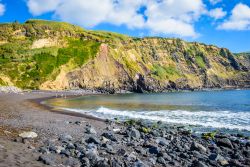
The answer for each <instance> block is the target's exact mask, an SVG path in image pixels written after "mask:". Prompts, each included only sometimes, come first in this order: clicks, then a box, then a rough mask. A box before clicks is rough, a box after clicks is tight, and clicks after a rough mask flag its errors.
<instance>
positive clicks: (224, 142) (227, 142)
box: [216, 138, 233, 149]
mask: <svg viewBox="0 0 250 167" xmlns="http://www.w3.org/2000/svg"><path fill="white" fill-rule="evenodd" d="M216 144H217V145H218V146H223V147H228V148H231V149H232V148H233V145H232V143H231V141H230V140H229V139H228V138H221V139H220V138H219V139H217V140H216Z"/></svg>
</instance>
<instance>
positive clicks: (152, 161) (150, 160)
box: [148, 158, 156, 165]
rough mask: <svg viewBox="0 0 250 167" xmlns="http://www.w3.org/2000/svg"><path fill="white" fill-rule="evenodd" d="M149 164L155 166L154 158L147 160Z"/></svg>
mask: <svg viewBox="0 0 250 167" xmlns="http://www.w3.org/2000/svg"><path fill="white" fill-rule="evenodd" d="M148 161H149V162H150V163H151V164H153V165H155V164H156V159H155V158H149V160H148Z"/></svg>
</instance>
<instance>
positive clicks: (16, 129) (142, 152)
mask: <svg viewBox="0 0 250 167" xmlns="http://www.w3.org/2000/svg"><path fill="white" fill-rule="evenodd" d="M84 95H92V94H84ZM67 96H68V98H72V97H77V96H75V95H70V94H68V95H67ZM54 97H56V96H55V94H54V93H51V92H49V93H48V92H43V93H38V92H26V93H23V94H1V93H0V111H1V113H0V127H2V128H3V129H2V130H1V129H0V132H2V135H0V166H13V165H14V164H15V166H25V167H26V166H44V164H47V165H48V166H79V167H80V166H81V165H85V166H88V165H93V166H94V165H95V166H98V164H99V165H101V164H102V165H103V164H106V166H112V164H115V165H113V166H157V167H158V166H170V167H171V166H187V167H190V166H200V165H203V166H204V167H205V166H214V165H215V164H216V165H217V166H225V165H226V166H237V164H238V165H241V166H248V165H250V159H249V158H250V157H249V155H250V154H248V153H247V150H248V148H249V146H250V141H249V139H247V138H245V137H243V136H237V135H227V134H221V133H218V134H210V136H209V134H208V136H207V137H208V139H204V138H201V137H198V136H194V135H193V134H191V133H190V132H189V131H187V130H186V129H183V128H182V127H181V126H179V127H178V126H171V125H167V126H165V125H163V124H161V123H157V126H156V127H154V126H147V125H145V124H143V123H141V122H133V121H131V122H127V123H118V124H117V123H116V122H113V121H104V120H98V119H96V118H95V117H94V118H93V117H86V115H85V114H80V113H72V112H71V113H67V112H64V111H61V110H56V109H54V108H53V107H50V106H47V105H44V104H41V102H42V101H44V100H47V99H51V98H54ZM5 126H6V127H11V128H9V129H13V131H9V129H8V128H6V129H4V127H5ZM24 131H32V132H35V133H36V134H38V137H37V138H34V139H28V140H26V139H22V138H20V137H18V134H20V133H21V132H24ZM6 134H8V135H9V136H10V137H8V136H7V135H6ZM213 135H214V136H213ZM210 137H211V138H210ZM212 143H214V144H212ZM233 150H234V151H233ZM231 151H233V152H235V151H236V152H235V153H234V154H232V155H233V156H235V154H237V155H240V157H239V158H236V159H235V158H232V155H231V154H230V152H231ZM214 156H215V158H214ZM1 157H3V158H1ZM38 160H39V161H38Z"/></svg>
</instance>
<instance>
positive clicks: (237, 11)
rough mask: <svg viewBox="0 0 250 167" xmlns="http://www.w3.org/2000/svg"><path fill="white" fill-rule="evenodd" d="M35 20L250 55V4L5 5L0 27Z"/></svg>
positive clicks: (30, 0) (165, 0) (0, 6)
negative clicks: (200, 44) (195, 43)
mask: <svg viewBox="0 0 250 167" xmlns="http://www.w3.org/2000/svg"><path fill="white" fill-rule="evenodd" d="M31 18H36V19H47V20H58V21H67V22H70V23H73V24H77V25H80V26H82V27H84V28H87V29H93V30H107V31H113V32H118V33H123V34H128V35H131V36H138V37H143V36H162V37H178V38H182V39H184V40H188V41H198V42H203V43H206V44H214V45H217V46H220V47H226V48H229V49H230V50H231V51H233V52H245V51H250V0H91V1H89V0H0V22H12V21H15V20H18V21H19V22H25V21H26V20H28V19H31Z"/></svg>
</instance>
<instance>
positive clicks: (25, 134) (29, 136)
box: [18, 132, 38, 139]
mask: <svg viewBox="0 0 250 167" xmlns="http://www.w3.org/2000/svg"><path fill="white" fill-rule="evenodd" d="M18 136H19V137H22V138H25V139H33V138H36V137H37V136H38V135H37V133H35V132H23V133H20V134H19V135H18Z"/></svg>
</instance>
